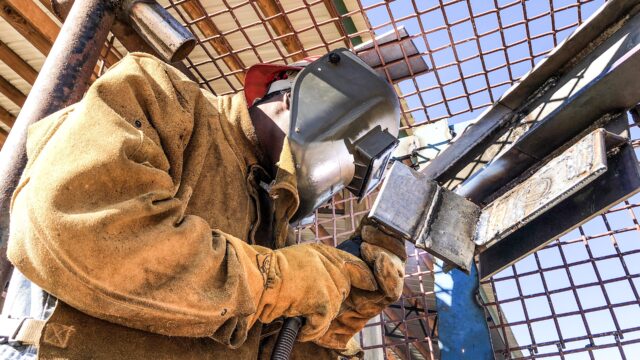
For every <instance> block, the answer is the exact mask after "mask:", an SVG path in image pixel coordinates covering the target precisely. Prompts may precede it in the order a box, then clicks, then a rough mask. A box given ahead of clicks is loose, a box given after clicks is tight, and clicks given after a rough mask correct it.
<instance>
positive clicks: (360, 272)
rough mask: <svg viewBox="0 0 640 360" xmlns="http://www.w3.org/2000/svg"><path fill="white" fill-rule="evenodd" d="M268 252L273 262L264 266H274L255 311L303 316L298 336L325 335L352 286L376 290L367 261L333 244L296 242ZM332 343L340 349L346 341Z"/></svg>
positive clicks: (264, 315)
mask: <svg viewBox="0 0 640 360" xmlns="http://www.w3.org/2000/svg"><path fill="white" fill-rule="evenodd" d="M269 253H270V254H273V256H274V259H273V264H270V265H266V267H269V268H270V270H269V271H268V273H267V274H265V275H266V277H267V280H266V283H265V284H266V285H265V286H266V288H267V289H266V290H265V292H264V295H263V296H262V300H261V301H260V304H259V307H258V311H257V312H256V314H257V316H258V319H259V320H260V321H261V322H263V323H270V322H272V321H274V320H275V319H277V318H279V317H281V316H284V317H296V316H302V317H304V318H305V323H304V326H303V327H302V329H301V330H300V333H299V336H298V340H299V341H312V340H316V339H318V338H320V337H321V336H324V335H325V334H326V333H327V330H328V329H329V328H330V326H331V325H332V320H333V319H335V318H336V317H337V316H338V315H339V313H340V311H341V309H342V308H343V307H344V305H343V302H344V301H345V300H346V299H348V297H349V295H350V294H351V293H352V292H353V291H355V290H358V291H365V292H368V293H369V292H370V293H373V292H375V291H376V289H378V285H377V280H376V278H375V276H374V274H373V273H372V272H371V270H370V268H369V266H368V265H367V264H366V263H365V262H363V261H362V260H361V259H359V258H357V257H356V256H353V255H351V254H349V253H346V252H344V251H341V250H338V249H336V248H333V247H331V246H327V245H323V244H303V245H294V246H289V247H285V248H283V249H279V250H277V251H274V252H271V251H269V252H268V253H265V255H266V256H269ZM263 267H264V266H263ZM269 279H273V280H274V281H273V282H272V283H270V282H269V281H270V280H269ZM352 335H353V334H352ZM347 340H348V339H347ZM334 345H335V346H333V347H331V348H334V349H335V348H338V349H342V348H344V347H345V345H346V342H345V343H344V344H334Z"/></svg>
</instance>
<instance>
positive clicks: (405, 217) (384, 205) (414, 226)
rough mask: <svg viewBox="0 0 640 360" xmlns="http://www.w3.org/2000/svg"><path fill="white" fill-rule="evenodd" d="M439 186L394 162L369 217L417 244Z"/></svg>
mask: <svg viewBox="0 0 640 360" xmlns="http://www.w3.org/2000/svg"><path fill="white" fill-rule="evenodd" d="M437 188H438V185H437V183H436V182H435V181H432V180H429V179H428V178H427V177H425V176H424V175H423V174H421V173H419V172H417V171H414V170H412V169H411V168H409V167H408V166H406V165H404V164H402V163H400V162H395V163H394V164H393V165H392V166H391V169H389V173H388V174H387V177H386V178H385V181H384V183H383V185H382V187H381V188H380V193H379V194H378V197H377V198H376V201H375V202H374V203H373V207H372V208H371V211H370V212H369V217H370V218H371V219H373V220H374V221H376V222H377V223H379V224H381V225H383V226H384V227H387V228H388V229H390V230H392V231H394V232H396V233H398V234H400V235H401V236H402V237H404V238H405V239H407V240H409V241H411V242H413V243H415V242H416V240H415V239H416V237H417V234H418V233H419V231H420V228H421V227H422V226H424V223H425V219H424V218H425V217H426V216H427V214H426V213H425V212H427V211H428V210H429V208H430V207H431V204H432V203H433V200H434V198H435V196H436V192H437Z"/></svg>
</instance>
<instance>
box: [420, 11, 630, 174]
mask: <svg viewBox="0 0 640 360" xmlns="http://www.w3.org/2000/svg"><path fill="white" fill-rule="evenodd" d="M637 11H638V3H637V1H636V0H617V1H609V2H606V3H605V4H604V5H603V6H602V7H601V8H600V9H599V10H598V11H597V13H596V14H594V15H593V16H592V17H590V18H589V19H588V20H587V21H586V22H585V23H584V24H582V25H581V26H580V27H579V28H578V29H577V30H576V31H575V32H574V33H573V34H572V35H570V36H569V37H568V38H567V39H566V40H565V41H564V42H563V43H562V44H560V45H559V46H558V47H556V48H555V49H554V50H553V51H552V52H551V54H550V55H549V57H548V58H546V59H545V60H544V61H541V62H540V63H538V64H537V65H536V67H535V68H534V69H533V70H532V71H531V72H530V73H529V74H527V75H526V76H524V77H523V78H522V79H520V82H519V83H518V84H516V85H515V86H514V87H512V88H511V89H509V90H508V91H507V92H506V93H505V94H504V95H503V96H502V98H501V99H500V100H499V101H498V102H496V103H495V104H494V105H493V106H492V107H490V108H489V109H487V111H485V112H484V113H483V114H482V115H480V117H479V118H478V120H477V121H476V122H475V123H474V124H473V125H471V126H470V127H469V128H468V129H467V130H466V131H465V133H464V134H463V135H462V136H461V137H460V138H458V139H457V140H456V141H455V142H454V143H452V144H451V145H450V146H449V147H448V148H447V149H446V150H445V151H443V152H442V153H441V154H440V155H439V156H438V157H437V158H435V159H434V160H432V161H431V162H430V164H429V166H428V167H427V168H426V169H425V170H424V172H425V174H426V175H427V176H428V177H430V178H433V179H436V180H438V181H439V182H441V183H446V182H451V184H450V185H451V186H455V185H457V184H458V183H459V182H461V181H463V180H465V179H466V178H468V177H469V176H471V175H472V174H473V173H474V172H475V171H477V169H470V171H467V170H465V167H468V165H469V164H470V163H471V162H472V160H473V159H476V158H477V157H479V156H481V155H482V154H483V153H484V152H485V151H486V150H487V148H488V147H489V146H490V145H491V144H493V143H494V142H495V141H496V140H498V138H499V137H500V136H501V135H502V134H504V133H505V131H507V130H508V129H511V128H512V127H513V124H514V123H515V122H517V121H518V120H520V117H521V116H522V114H526V113H527V112H528V111H529V110H530V107H531V103H532V102H533V101H535V100H536V98H537V97H538V96H540V94H541V93H544V92H545V91H548V90H549V88H550V87H553V86H554V82H555V80H556V79H558V78H560V77H562V76H563V75H565V74H566V73H567V72H568V71H569V70H571V68H572V67H573V66H574V65H575V63H576V62H577V61H579V60H581V59H583V58H584V56H585V54H588V52H585V51H584V49H588V48H595V47H597V46H598V45H600V44H601V43H602V42H603V41H605V40H606V39H608V37H609V36H611V35H612V34H613V33H614V32H615V31H616V30H618V27H619V25H620V23H622V22H624V21H626V20H628V19H629V17H631V16H632V15H634V14H635V13H637ZM629 81H631V79H630V78H629ZM612 89H614V90H620V91H624V90H626V89H625V88H624V87H623V86H619V87H617V88H612ZM598 117H599V115H598V116H596V118H598ZM547 147H548V146H547ZM489 160H490V159H489ZM461 173H462V174H461Z"/></svg>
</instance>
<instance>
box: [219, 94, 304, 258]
mask: <svg viewBox="0 0 640 360" xmlns="http://www.w3.org/2000/svg"><path fill="white" fill-rule="evenodd" d="M218 109H219V110H220V112H221V113H223V114H224V115H225V117H226V119H227V121H229V122H230V123H231V125H232V126H231V129H235V131H237V133H236V134H235V136H231V138H233V139H237V140H235V141H234V144H232V146H234V147H236V153H237V154H239V155H240V156H242V157H243V160H244V163H245V167H244V169H243V171H247V169H249V168H251V167H255V166H258V167H259V163H260V160H261V159H262V158H263V156H264V155H263V154H262V151H261V146H260V143H259V142H258V137H257V135H256V131H255V128H254V126H253V123H252V122H251V118H250V116H249V111H248V108H247V104H246V100H245V96H244V93H242V92H239V93H237V94H235V95H232V96H220V97H218ZM231 129H230V130H231ZM227 138H229V136H228V137H227ZM245 175H246V176H248V175H249V174H245ZM267 190H268V192H269V196H270V197H271V199H272V200H273V204H274V217H275V224H274V236H275V247H276V248H281V247H284V246H285V244H286V240H287V231H288V225H289V220H290V219H291V217H293V215H294V214H295V212H296V210H297V209H298V205H299V204H300V198H299V196H298V187H297V181H296V166H295V162H294V159H293V154H292V153H291V148H290V147H289V139H288V138H285V141H284V142H283V147H282V151H281V152H280V159H279V161H278V163H277V164H276V175H275V179H274V180H273V181H272V182H271V184H269V186H268V189H267Z"/></svg>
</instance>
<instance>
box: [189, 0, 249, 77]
mask: <svg viewBox="0 0 640 360" xmlns="http://www.w3.org/2000/svg"><path fill="white" fill-rule="evenodd" d="M180 6H181V7H182V9H184V11H185V12H186V13H187V15H189V17H190V18H191V20H198V21H197V22H196V23H195V25H196V26H197V27H198V29H199V30H200V31H201V32H202V34H203V35H204V36H205V37H206V38H208V39H209V40H208V42H209V44H211V46H212V47H213V49H214V50H215V51H216V52H217V53H218V55H220V56H222V61H224V63H225V64H226V65H227V67H229V69H230V70H231V71H240V72H237V73H235V76H236V78H237V79H238V80H239V81H240V82H241V83H243V84H244V75H245V74H244V68H245V66H244V64H243V63H242V60H240V58H239V57H238V56H237V55H236V54H234V53H233V48H232V47H231V44H229V42H228V41H227V39H225V38H224V37H223V36H222V33H221V32H220V30H218V27H217V26H216V25H215V24H214V23H213V21H211V18H210V17H209V14H207V12H206V11H205V9H204V8H203V7H202V5H201V4H200V2H199V1H196V0H191V1H186V2H183V3H182V4H180Z"/></svg>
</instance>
